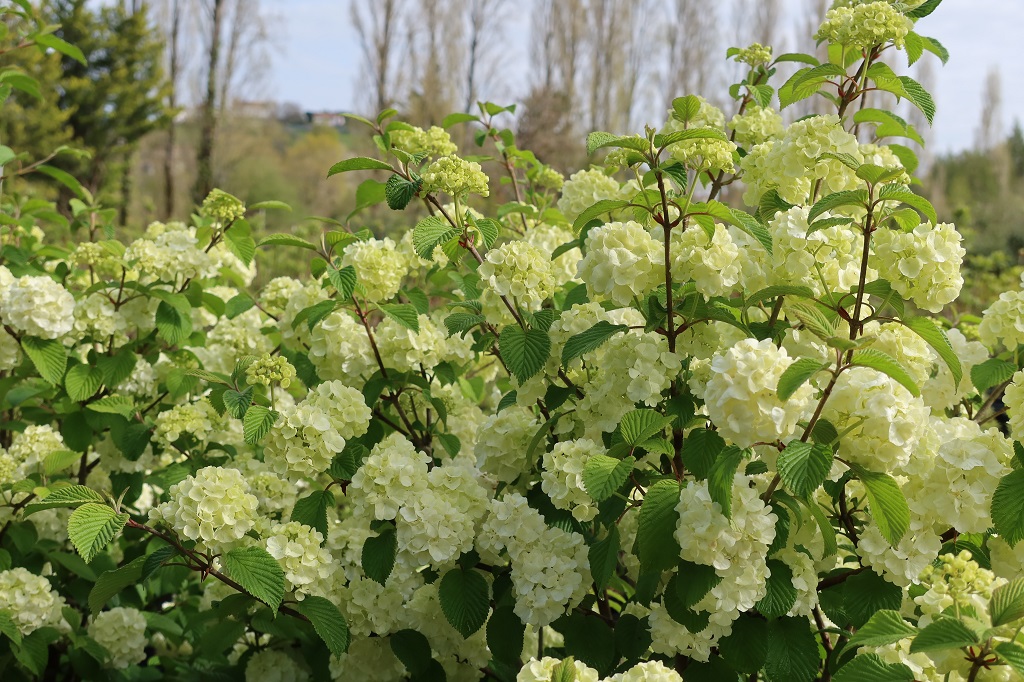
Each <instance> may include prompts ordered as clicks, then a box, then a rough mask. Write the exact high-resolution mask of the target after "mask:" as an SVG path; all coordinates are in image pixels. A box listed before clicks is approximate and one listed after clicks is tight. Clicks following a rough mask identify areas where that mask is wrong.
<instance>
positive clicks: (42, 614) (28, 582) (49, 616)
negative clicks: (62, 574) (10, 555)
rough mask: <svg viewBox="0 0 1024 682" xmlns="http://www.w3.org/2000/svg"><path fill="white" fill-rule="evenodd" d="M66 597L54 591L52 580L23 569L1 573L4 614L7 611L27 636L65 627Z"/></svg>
mask: <svg viewBox="0 0 1024 682" xmlns="http://www.w3.org/2000/svg"><path fill="white" fill-rule="evenodd" d="M64 605H65V604H64V597H62V596H61V595H59V594H58V593H56V592H54V591H53V588H52V587H51V586H50V581H49V580H47V579H46V578H44V577H42V576H38V575H36V574H34V573H32V572H30V571H29V570H28V569H26V568H23V567H21V566H15V567H14V568H11V569H8V570H6V571H0V611H4V612H5V613H6V614H7V615H8V616H9V617H10V619H11V620H12V621H14V626H15V627H16V628H18V632H20V633H21V634H22V636H27V635H30V634H32V633H33V632H35V631H36V630H38V629H39V628H41V627H44V626H53V627H58V628H62V627H65V626H64V616H63V615H61V609H62V608H64Z"/></svg>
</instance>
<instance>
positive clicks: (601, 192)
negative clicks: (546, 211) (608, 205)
mask: <svg viewBox="0 0 1024 682" xmlns="http://www.w3.org/2000/svg"><path fill="white" fill-rule="evenodd" d="M620 194H621V188H620V186H619V182H618V180H616V179H615V178H613V177H611V176H609V175H605V173H604V172H603V171H600V170H590V169H586V170H580V171H576V172H575V173H573V174H572V175H570V176H569V179H568V180H566V181H565V184H564V185H562V196H561V197H560V198H559V199H558V210H559V211H561V212H562V214H563V215H564V216H565V218H566V220H569V221H570V222H571V221H573V220H576V216H578V215H579V214H580V213H583V212H584V211H585V210H587V209H588V208H590V207H591V206H593V205H594V204H596V203H597V202H599V201H601V200H602V199H618V198H619V195H620Z"/></svg>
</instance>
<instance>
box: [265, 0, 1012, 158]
mask: <svg viewBox="0 0 1024 682" xmlns="http://www.w3.org/2000/svg"><path fill="white" fill-rule="evenodd" d="M516 1H517V3H519V5H517V6H523V5H525V6H528V5H529V4H530V0H516ZM662 1H668V0H662ZM708 1H709V2H711V1H714V0H708ZM784 1H785V4H786V6H787V10H788V11H787V20H786V21H785V25H786V26H792V25H794V24H795V23H796V21H797V19H798V18H799V9H798V8H799V7H801V6H802V5H803V3H802V2H800V0H784ZM265 2H266V4H267V5H270V6H272V8H271V11H272V12H274V13H275V14H276V21H275V23H276V24H277V25H278V29H279V32H278V35H279V36H280V37H278V38H277V41H276V42H277V49H276V51H275V53H274V56H273V67H272V72H271V75H270V79H269V83H268V84H267V85H268V88H267V95H268V96H269V97H270V98H272V99H275V100H278V101H288V102H295V103H297V104H299V106H300V107H302V109H303V110H307V111H317V110H332V111H349V110H352V109H353V108H355V105H356V99H357V98H356V96H355V93H356V88H357V87H358V86H359V78H358V76H359V69H360V54H359V44H358V39H357V37H356V34H355V32H354V31H353V29H352V26H351V22H350V20H349V10H348V2H347V0H265ZM528 21H529V19H528V12H525V11H517V12H513V13H512V16H511V17H510V19H509V21H507V22H506V23H505V25H504V34H503V38H502V39H503V40H504V41H505V43H506V57H505V67H504V68H505V69H506V70H507V74H508V80H509V82H510V88H511V95H512V97H513V100H514V99H515V98H517V97H522V96H523V95H524V94H525V91H526V73H527V68H528V47H529V35H528V34H529V31H528ZM727 30H728V29H727ZM917 30H918V31H919V32H920V33H921V34H923V35H926V36H930V37H933V38H936V39H937V40H939V41H940V42H941V43H942V44H943V45H945V46H946V48H947V49H948V50H949V52H950V55H951V57H950V60H949V63H948V64H946V65H945V66H941V65H940V64H939V63H938V61H937V60H936V63H935V66H936V69H935V72H936V87H935V88H934V90H933V93H932V94H933V95H934V97H935V100H936V105H937V108H938V113H937V115H936V117H935V121H934V133H933V134H934V137H933V140H934V143H933V147H932V152H933V153H945V152H951V151H957V150H961V149H964V148H967V147H970V146H971V144H972V142H973V140H974V134H975V130H976V128H977V126H978V121H979V118H980V99H981V92H982V88H983V85H984V81H985V76H986V74H987V72H988V70H989V69H990V68H991V67H998V66H999V65H1000V64H1002V65H1003V66H1002V68H1001V69H1000V74H1001V77H1002V85H1003V129H1004V131H1005V132H1007V133H1008V132H1009V131H1010V129H1011V126H1012V125H1013V122H1014V120H1017V119H1021V120H1024V87H1021V86H1022V85H1024V77H1022V76H1020V75H1019V71H1017V70H1015V69H1014V68H1013V65H1014V64H1016V63H1017V62H1018V60H1019V55H1020V49H1021V42H1022V40H1024V35H1022V34H1024V0H945V1H944V2H943V3H942V5H941V6H940V7H939V9H938V10H937V11H936V12H935V13H934V14H932V15H931V16H929V17H927V18H926V19H923V20H921V21H920V22H919V23H918V29H917ZM788 32H791V31H788ZM726 38H727V39H728V38H730V36H728V35H726ZM732 42H734V41H730V42H729V44H732ZM900 59H903V54H900ZM923 59H934V57H932V55H930V54H929V53H926V54H925V56H924V57H923ZM903 64H905V62H903ZM681 94H682V93H681ZM503 103H504V102H503Z"/></svg>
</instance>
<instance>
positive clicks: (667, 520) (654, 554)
mask: <svg viewBox="0 0 1024 682" xmlns="http://www.w3.org/2000/svg"><path fill="white" fill-rule="evenodd" d="M677 504H679V482H678V481H676V480H675V479H662V480H660V481H658V482H657V483H655V484H654V485H652V486H651V487H650V488H648V489H647V494H646V495H645V496H644V501H643V504H642V505H641V506H640V520H639V527H638V529H637V533H636V555H637V556H638V557H639V558H640V563H641V565H642V566H643V567H644V570H643V572H644V573H648V572H652V571H663V570H665V569H669V568H672V567H673V566H675V565H676V564H678V563H679V543H678V542H676V538H675V532H676V524H677V523H678V521H679V514H678V513H677V512H676V505H677Z"/></svg>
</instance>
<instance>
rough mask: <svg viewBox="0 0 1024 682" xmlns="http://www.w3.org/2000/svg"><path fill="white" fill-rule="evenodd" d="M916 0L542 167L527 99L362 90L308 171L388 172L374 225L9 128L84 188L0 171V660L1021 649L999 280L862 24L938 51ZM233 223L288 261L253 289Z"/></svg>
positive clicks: (668, 663) (94, 669) (259, 676)
mask: <svg viewBox="0 0 1024 682" xmlns="http://www.w3.org/2000/svg"><path fill="white" fill-rule="evenodd" d="M938 4H939V0H928V1H927V2H910V3H889V2H848V1H846V2H836V3H835V7H834V8H833V9H831V10H829V12H828V15H827V16H826V18H825V20H824V23H823V24H822V25H821V28H820V29H819V31H818V33H817V37H818V39H819V40H821V41H823V42H826V43H827V46H828V55H829V56H828V61H826V62H825V63H819V61H818V59H816V58H815V57H812V56H810V55H805V54H786V55H781V56H773V55H772V53H771V50H770V49H769V48H767V47H764V46H761V45H752V46H750V47H748V48H745V49H735V48H734V49H731V50H730V51H729V56H731V57H733V58H735V61H736V62H738V63H741V64H744V65H745V71H746V74H745V76H744V78H743V80H742V81H741V82H740V83H738V84H736V85H734V86H733V87H732V88H731V89H730V94H731V96H732V97H733V99H734V100H735V101H736V105H735V106H736V113H735V115H734V116H732V117H731V118H729V119H727V117H726V115H725V114H723V112H722V111H720V110H719V109H717V108H716V107H715V106H714V105H712V104H711V103H710V102H709V101H708V100H705V99H702V98H700V97H697V96H694V95H688V96H684V97H680V98H678V99H675V100H674V101H673V103H672V109H671V111H669V112H668V113H667V119H668V120H667V121H666V122H665V123H664V125H662V126H660V127H658V128H653V127H648V128H646V129H645V131H644V133H643V134H640V135H631V136H620V135H613V134H609V133H604V132H594V133H591V134H590V136H589V137H588V147H589V151H590V152H592V153H593V152H596V151H597V150H599V149H603V150H607V154H606V156H605V157H604V159H603V163H602V165H599V166H596V167H594V168H591V169H587V170H581V171H579V172H577V173H575V174H573V175H572V176H571V177H570V178H569V179H568V180H564V181H563V178H562V176H561V175H559V174H558V173H557V172H555V171H554V170H553V169H551V168H550V167H548V166H545V165H543V164H542V163H541V162H540V161H539V160H538V159H536V158H535V157H534V156H533V155H532V154H531V153H530V152H528V151H525V150H521V149H519V148H518V147H516V145H515V140H514V137H513V135H512V133H511V132H510V131H508V130H503V129H499V128H498V127H496V125H495V122H494V120H495V118H496V117H498V116H499V115H501V114H503V113H504V112H506V111H510V110H511V107H508V108H504V107H500V106H496V105H493V104H482V105H481V107H480V109H481V113H480V115H479V116H475V115H469V114H453V115H452V116H449V117H448V118H447V119H445V121H444V125H443V126H442V127H433V128H430V129H429V130H422V129H419V128H416V127H413V126H410V125H408V124H406V123H403V122H400V121H397V120H395V118H394V117H395V116H396V112H394V111H386V112H383V113H382V114H381V115H380V116H379V117H378V118H377V119H376V120H367V119H362V118H359V117H355V116H353V117H351V118H352V119H353V120H354V121H357V122H360V123H363V124H365V125H366V126H367V127H368V128H369V130H371V131H372V135H373V141H374V142H375V144H376V146H377V148H378V149H379V152H380V154H379V157H380V158H369V157H359V158H352V159H348V160H344V161H341V162H340V163H338V164H336V165H335V166H334V167H333V168H332V169H331V171H330V173H331V174H332V175H333V174H338V173H344V172H350V171H352V172H354V171H386V172H387V173H388V174H389V175H388V176H387V180H386V182H380V181H378V180H376V179H368V180H365V181H364V182H363V183H362V184H361V185H360V186H359V190H358V192H357V202H358V206H357V207H356V210H357V211H358V210H361V209H363V208H366V207H368V206H371V205H373V204H377V203H383V202H386V203H387V205H388V206H389V207H390V208H391V209H394V210H396V211H408V212H409V214H410V216H411V217H410V220H409V225H410V228H409V229H408V230H406V231H405V232H404V233H403V234H401V235H395V236H394V238H384V239H376V238H374V237H373V236H372V234H371V233H370V232H369V231H368V230H366V229H361V230H353V229H348V227H347V226H346V225H340V227H341V229H332V230H330V231H325V232H324V234H323V236H322V239H321V241H320V242H319V243H312V242H309V241H306V240H304V239H301V238H298V237H295V236H291V235H287V234H275V235H271V236H268V237H266V238H264V239H262V240H261V241H260V242H259V243H258V244H257V243H256V242H255V241H254V239H253V237H252V235H251V230H250V225H249V223H248V221H247V218H246V216H248V215H250V214H251V213H252V212H253V211H255V210H263V209H270V208H279V207H280V206H279V205H278V204H276V203H273V202H270V203H265V204H258V205H253V206H248V207H246V206H244V205H243V204H242V202H241V201H239V200H238V199H236V198H235V197H233V196H231V195H229V194H226V193H224V192H220V191H215V192H213V193H212V194H211V195H210V196H209V197H208V198H207V199H206V201H205V202H204V203H203V204H202V206H201V207H199V209H198V211H197V213H196V215H194V216H193V217H192V219H191V221H190V222H189V223H187V224H186V223H167V224H160V223H155V224H153V225H150V226H149V227H148V228H147V229H146V231H145V233H144V234H143V235H142V236H140V237H139V238H137V239H135V240H134V241H131V242H130V243H127V244H126V243H123V242H121V241H119V240H117V239H116V238H115V235H116V232H115V230H114V229H113V228H112V226H111V225H110V220H111V217H112V213H111V212H109V211H105V210H103V209H101V208H99V207H98V206H97V205H96V203H95V202H94V200H93V197H92V196H91V195H90V194H89V193H88V192H87V191H85V190H84V189H82V188H81V186H80V185H78V184H77V182H76V181H75V180H74V178H71V177H70V176H67V175H66V174H62V173H61V172H60V171H58V170H57V169H54V168H51V167H49V166H47V165H46V164H45V160H44V161H33V160H31V159H28V158H26V157H24V156H19V155H18V154H16V153H15V152H14V151H13V150H10V149H9V148H7V147H0V159H2V160H3V161H4V162H5V163H6V164H7V166H6V168H7V170H6V171H5V172H6V173H8V176H7V177H9V176H11V175H20V174H25V173H28V172H29V171H33V170H42V171H43V172H46V173H48V174H49V175H51V177H54V178H55V179H57V180H59V181H60V182H63V183H65V184H66V185H67V186H68V188H69V190H70V191H72V192H73V193H75V194H76V195H77V198H75V199H74V200H72V201H71V203H70V205H69V206H68V207H66V208H67V209H68V210H69V211H70V214H71V218H70V220H68V219H65V218H62V217H61V215H60V214H59V213H57V212H56V211H55V210H54V206H53V205H52V204H50V203H47V202H45V201H40V200H35V199H27V198H25V197H23V196H21V195H10V194H9V195H8V196H6V197H5V198H4V204H3V212H2V214H0V245H2V250H0V264H2V266H0V322H2V325H3V331H0V410H2V417H0V419H2V421H0V445H2V448H0V485H2V491H3V492H2V496H3V507H2V508H0V523H2V526H0V633H2V635H0V673H2V676H3V679H4V680H17V679H26V678H33V677H39V678H45V679H57V678H58V677H59V676H66V677H67V678H68V679H74V678H84V679H108V680H157V679H184V680H192V679H241V678H242V677H244V678H245V679H246V680H297V679H328V678H333V679H337V680H381V681H386V680H402V679H415V680H443V679H452V680H467V679H493V680H507V681H511V680H517V681H520V682H533V681H540V680H544V681H547V680H551V681H553V682H571V681H573V680H577V681H579V682H591V681H596V680H599V679H604V680H616V681H621V682H626V681H629V682H639V681H641V680H648V681H653V680H657V681H659V682H667V681H670V680H681V679H682V680H687V681H688V682H689V681H697V682H703V681H717V680H727V681H729V682H735V681H736V680H740V679H742V680H757V679H764V680H769V681H770V682H809V681H810V680H834V681H835V682H869V681H870V682H887V681H893V682H896V681H903V680H934V681H938V680H967V681H973V680H995V679H998V680H1013V679H1022V676H1024V643H1018V641H1017V640H1018V638H1019V637H1020V632H1021V630H1022V628H1024V577H1022V574H1024V549H1022V548H1024V545H1022V544H1020V540H1021V539H1024V448H1022V446H1021V444H1020V443H1019V442H1018V440H1019V439H1024V369H1022V365H1024V356H1022V354H1021V353H1020V352H1019V351H1020V345H1021V343H1022V342H1024V291H1022V290H1017V291H1012V292H1006V293H1003V294H1002V295H1001V296H1000V297H999V300H998V301H995V302H994V303H992V306H991V307H990V308H988V309H987V310H986V311H985V313H984V315H983V317H982V319H981V322H980V325H967V324H957V325H954V324H952V323H951V321H950V320H949V319H947V318H945V317H942V316H941V313H942V311H943V309H944V306H946V305H948V304H949V303H951V302H953V301H954V300H955V299H956V298H957V295H958V293H959V290H960V288H961V285H962V283H963V279H962V277H961V274H960V265H961V262H962V259H963V257H964V249H963V248H962V247H961V238H960V236H959V235H958V233H957V232H956V229H955V228H954V227H953V226H952V225H949V224H938V220H937V217H936V214H935V210H934V209H933V207H932V206H931V205H930V204H929V203H928V201H926V200H925V199H924V198H922V197H921V196H919V195H918V194H915V193H914V192H913V191H911V189H910V186H911V184H912V180H911V177H910V173H912V172H913V171H914V169H915V166H916V159H915V156H914V154H913V152H912V151H911V150H910V149H909V148H907V147H906V146H902V145H899V144H887V141H888V140H890V139H892V138H897V139H899V138H907V139H910V140H916V141H918V142H920V136H919V134H918V133H917V131H915V130H914V128H913V127H912V126H911V125H909V124H908V123H907V122H906V121H905V120H904V119H902V118H900V117H899V116H897V115H895V114H893V113H892V112H890V111H888V110H885V109H882V108H874V107H869V106H865V104H864V102H865V100H864V97H865V95H866V93H868V92H869V91H870V92H873V93H874V94H873V99H872V101H873V103H877V104H878V105H879V106H890V105H892V104H893V103H894V102H895V101H896V100H906V101H909V102H910V103H911V104H912V105H913V106H916V107H917V108H918V109H920V110H921V111H922V112H923V113H924V115H925V116H926V117H927V118H928V119H929V120H930V119H931V117H932V116H933V114H934V105H933V102H932V99H931V97H930V96H929V95H928V93H927V92H925V90H924V89H923V88H922V87H921V86H920V85H919V84H918V83H917V82H915V81H914V80H912V79H911V78H909V77H907V76H897V75H896V74H895V72H894V71H893V69H892V68H891V67H890V66H887V65H886V64H885V63H884V62H883V61H882V57H888V56H892V57H897V56H900V57H902V56H904V55H905V56H906V57H907V58H908V61H909V62H910V63H911V64H912V63H914V62H915V61H917V60H918V59H919V58H921V57H922V55H923V53H924V52H925V51H927V52H931V53H934V54H935V55H937V56H939V57H940V58H941V59H942V60H943V61H944V60H945V59H946V52H945V50H944V49H943V47H942V46H941V45H940V44H939V43H938V42H937V41H935V40H934V39H930V38H926V37H924V36H922V35H920V34H919V33H917V31H916V23H917V21H918V20H920V19H923V18H925V17H927V16H928V15H929V14H931V12H932V11H933V10H934V9H935V8H936V7H937V6H938ZM47 30H52V27H45V26H40V27H38V30H35V31H34V32H30V33H27V34H25V35H17V36H15V35H13V34H12V36H11V37H9V38H8V40H10V39H11V38H16V39H17V41H18V43H17V44H18V45H20V46H31V45H32V44H33V43H35V44H37V45H38V46H40V47H42V48H48V49H57V50H60V51H62V52H64V53H66V54H69V55H74V53H75V51H74V48H72V47H71V46H69V45H67V44H65V43H63V42H60V41H59V40H58V39H56V38H54V37H53V36H52V34H49V33H46V31H47ZM898 52H903V55H898ZM779 64H785V65H787V66H789V67H791V70H792V66H793V64H795V66H796V67H797V68H798V70H796V72H795V73H794V74H793V75H792V76H791V77H790V78H789V79H788V80H786V82H785V83H784V84H782V85H781V86H780V87H779V88H778V89H777V90H776V88H775V87H773V86H772V85H771V84H770V83H771V79H772V78H773V76H775V75H776V68H777V66H778V65H779ZM12 86H13V87H18V88H22V89H25V88H28V89H30V90H31V88H32V87H33V85H32V84H31V82H29V81H26V80H25V78H24V76H23V75H19V74H18V73H17V72H16V71H13V70H10V69H7V70H5V71H3V72H0V94H3V95H4V96H6V95H8V94H10V89H11V87H12ZM816 95H817V96H821V97H824V98H825V99H827V100H828V101H829V102H830V103H831V104H832V105H834V113H830V114H825V115H817V116H810V117H805V118H803V119H801V120H799V121H796V122H794V123H792V124H790V125H789V126H786V125H784V124H783V120H782V118H781V116H780V114H779V113H778V112H777V111H775V110H774V109H773V108H772V105H773V103H774V102H775V100H776V97H777V98H778V101H779V105H780V108H785V107H787V106H789V105H791V104H793V103H794V102H796V101H799V100H803V99H806V98H809V97H812V96H816ZM885 97H888V98H889V99H888V100H885V99H884V98H885ZM883 102H884V104H883ZM457 124H470V125H473V126H475V128H476V130H477V132H476V141H477V143H478V144H480V145H484V144H487V143H490V144H491V145H493V147H494V148H495V149H496V150H497V153H496V156H494V157H493V158H489V159H488V158H483V157H475V158H476V160H470V158H467V157H463V156H460V155H459V154H460V152H459V150H458V148H457V147H456V145H455V144H454V143H453V142H452V141H451V138H450V136H449V134H448V133H447V132H446V130H447V129H448V128H450V127H451V126H453V125H457ZM861 140H866V141H864V142H862V141H861ZM488 161H496V162H497V165H498V166H499V167H503V173H504V175H505V177H503V179H502V182H503V183H505V184H507V185H509V186H510V187H509V190H510V191H511V192H512V193H513V194H514V196H515V200H514V201H511V202H508V203H505V204H503V205H501V206H500V207H498V208H497V211H496V213H495V214H494V215H491V216H485V215H483V214H481V213H479V212H478V210H477V209H476V208H474V205H475V206H479V207H482V206H483V204H482V203H481V202H480V201H479V197H482V196H487V195H488V194H489V193H491V191H492V185H493V184H494V183H493V182H492V180H491V179H490V178H489V177H488V176H487V175H486V174H485V172H484V170H483V168H482V167H481V165H480V163H481V162H485V163H486V162H488ZM563 182H564V184H563ZM740 183H742V188H743V190H742V192H740V191H737V192H735V194H736V196H737V199H738V197H739V195H740V194H742V197H743V201H744V202H745V204H746V206H747V208H746V209H739V208H732V207H730V206H728V205H726V204H725V203H723V202H722V201H721V200H720V199H721V198H722V192H723V189H724V188H726V187H727V186H733V185H735V186H737V187H739V185H740ZM61 208H65V207H61ZM416 211H419V214H420V216H421V217H420V218H419V219H417V218H416V217H415V216H413V213H414V212H416ZM61 221H64V222H65V223H67V225H68V227H70V228H71V229H72V231H73V232H74V234H76V235H78V236H80V237H82V239H81V240H80V242H79V243H77V244H75V245H74V246H73V247H69V248H65V247H61V246H59V245H56V244H47V243H44V239H43V237H44V235H43V233H42V231H41V230H40V229H39V227H38V225H39V224H40V223H47V224H53V223H59V222H61ZM351 223H352V221H351V220H350V221H349V224H351ZM260 247H270V248H298V249H305V250H308V251H309V256H310V257H311V260H310V262H309V271H310V276H309V277H305V278H303V279H292V278H289V277H280V278H276V279H273V280H271V281H270V282H268V283H267V284H266V285H265V286H264V287H263V288H262V289H261V290H260V291H258V292H253V291H251V290H250V285H251V283H252V281H253V278H254V275H255V269H254V265H253V262H254V254H255V251H256V249H257V248H260ZM1003 415H1005V417H1006V418H1005V419H1000V417H1002V416H1003Z"/></svg>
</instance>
